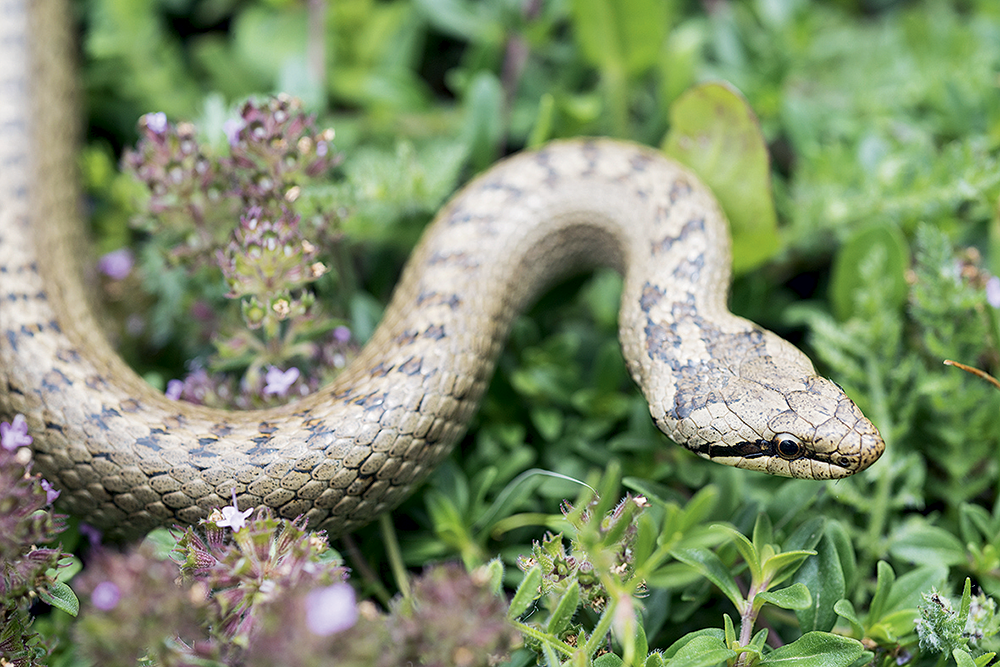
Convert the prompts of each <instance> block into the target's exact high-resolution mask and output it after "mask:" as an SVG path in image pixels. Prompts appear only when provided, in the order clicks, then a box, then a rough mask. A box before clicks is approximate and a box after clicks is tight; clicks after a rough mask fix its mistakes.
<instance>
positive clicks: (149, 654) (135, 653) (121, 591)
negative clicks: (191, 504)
mask: <svg viewBox="0 0 1000 667" xmlns="http://www.w3.org/2000/svg"><path fill="white" fill-rule="evenodd" d="M176 578H177V566H176V565H175V564H174V563H171V562H170V561H166V560H160V559H159V558H157V557H156V555H155V553H154V551H153V549H152V547H151V546H150V545H149V543H148V542H144V543H142V544H141V545H140V546H139V547H138V548H137V549H135V550H134V551H131V552H129V553H125V554H123V553H118V552H114V551H110V550H104V549H102V550H99V551H98V552H97V554H96V555H95V556H94V557H93V558H92V559H90V560H89V562H88V563H87V567H86V569H84V571H83V574H82V575H80V577H78V578H77V579H74V584H75V585H77V586H78V588H79V589H80V592H81V594H83V596H84V599H88V598H89V603H90V604H89V607H85V609H84V613H83V614H81V618H80V620H79V622H78V623H77V625H76V628H75V636H76V641H77V643H78V644H79V647H80V650H81V651H82V652H83V653H84V654H85V655H88V656H89V657H90V658H91V659H92V660H93V661H94V664H97V665H109V666H110V667H117V666H119V665H120V666H121V667H126V666H131V665H136V664H140V661H141V660H143V659H148V660H154V661H155V662H156V663H159V664H191V662H189V661H188V659H190V658H192V657H194V656H197V657H199V658H202V659H204V658H214V657H219V655H220V654H221V653H222V650H221V649H220V648H219V647H218V646H217V645H215V644H214V643H213V642H211V638H210V636H209V633H208V631H207V630H206V629H205V627H206V622H207V620H208V618H209V600H208V599H207V596H206V592H207V591H206V589H205V588H204V587H196V586H191V585H184V586H179V585H177V584H176V583H175V579H176Z"/></svg>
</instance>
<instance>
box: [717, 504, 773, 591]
mask: <svg viewBox="0 0 1000 667" xmlns="http://www.w3.org/2000/svg"><path fill="white" fill-rule="evenodd" d="M760 516H762V515H758V518H759V517H760ZM716 525H717V526H718V527H719V528H721V529H722V530H724V531H725V532H726V533H728V534H729V536H730V538H731V539H732V540H733V544H735V545H736V550H737V551H739V552H740V556H742V558H743V561H744V562H745V563H746V564H747V567H749V568H750V576H751V577H752V579H753V581H760V580H761V579H762V573H761V567H760V554H759V553H757V547H758V545H759V544H760V543H758V542H757V540H756V539H755V540H754V542H753V543H751V542H750V540H748V539H747V538H746V536H745V535H744V534H743V533H741V532H740V531H738V530H736V529H735V528H733V527H732V526H728V525H726V524H716ZM754 537H755V538H756V537H757V531H756V529H755V530H754ZM765 544H766V542H765Z"/></svg>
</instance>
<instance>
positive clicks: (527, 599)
mask: <svg viewBox="0 0 1000 667" xmlns="http://www.w3.org/2000/svg"><path fill="white" fill-rule="evenodd" d="M541 585H542V568H540V567H539V566H537V565H536V566H535V567H533V568H531V569H530V570H528V571H527V572H526V573H525V574H524V579H522V580H521V584H520V585H519V586H518V587H517V590H516V591H514V597H513V598H511V600H510V607H509V608H508V609H507V618H517V617H518V616H520V615H521V614H523V613H524V612H526V611H528V607H530V606H531V604H532V603H533V602H534V601H535V600H537V599H538V596H539V595H541Z"/></svg>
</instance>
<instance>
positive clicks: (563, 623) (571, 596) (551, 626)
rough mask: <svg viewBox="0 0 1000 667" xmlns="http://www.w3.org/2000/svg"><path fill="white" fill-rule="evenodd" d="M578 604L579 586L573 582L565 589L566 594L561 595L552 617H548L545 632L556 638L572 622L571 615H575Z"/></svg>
mask: <svg viewBox="0 0 1000 667" xmlns="http://www.w3.org/2000/svg"><path fill="white" fill-rule="evenodd" d="M579 604H580V584H578V583H577V582H576V581H574V582H573V583H572V584H570V586H569V588H567V589H566V592H565V593H563V596H562V598H560V600H559V604H557V605H556V608H555V609H553V610H552V615H551V616H549V622H548V623H547V624H546V626H545V631H546V632H548V633H549V634H551V635H556V636H558V635H559V634H560V633H561V632H562V631H563V630H565V629H566V628H567V627H568V626H569V623H570V621H572V620H573V614H575V613H576V608H577V607H578V606H579Z"/></svg>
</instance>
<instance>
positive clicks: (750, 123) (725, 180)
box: [663, 83, 780, 274]
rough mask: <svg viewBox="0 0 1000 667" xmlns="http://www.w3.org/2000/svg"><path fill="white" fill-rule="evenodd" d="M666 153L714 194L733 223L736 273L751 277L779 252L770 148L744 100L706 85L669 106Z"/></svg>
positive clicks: (718, 85)
mask: <svg viewBox="0 0 1000 667" xmlns="http://www.w3.org/2000/svg"><path fill="white" fill-rule="evenodd" d="M663 150H664V152H665V153H667V155H670V156H671V157H673V158H675V159H677V160H678V161H679V162H680V163H681V164H684V165H687V166H688V167H689V168H690V169H691V170H692V171H693V172H694V173H695V174H697V175H698V177H699V178H700V179H701V180H702V181H703V182H704V183H705V184H706V185H708V187H710V188H711V189H712V192H713V193H715V197H716V198H717V199H718V200H719V204H720V205H721V206H722V210H723V211H725V213H726V217H728V218H729V224H730V227H731V231H732V237H733V271H734V273H737V274H739V273H744V272H746V271H749V270H750V269H752V268H754V267H755V266H759V265H760V264H762V263H763V262H765V261H766V260H767V259H769V258H770V257H771V256H772V255H774V253H775V252H777V251H778V248H779V246H780V243H779V239H778V219H777V215H776V214H775V211H774V200H773V199H772V196H771V172H770V161H769V158H768V154H767V145H766V143H765V141H764V136H763V134H761V131H760V124H759V122H758V120H757V117H756V116H755V115H754V113H753V111H752V110H751V109H750V106H749V105H748V104H747V102H746V100H745V99H744V98H743V96H742V95H740V94H739V93H738V92H737V91H736V90H735V89H734V88H732V87H731V86H729V85H728V84H724V83H706V84H702V85H700V86H695V87H694V88H692V89H691V90H689V91H687V92H686V93H684V94H683V95H681V96H680V97H679V98H677V100H676V101H675V102H674V103H673V104H671V105H670V132H669V134H667V137H666V139H665V140H664V143H663Z"/></svg>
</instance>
